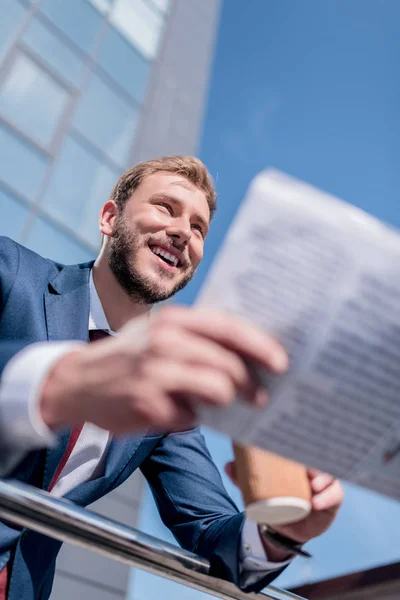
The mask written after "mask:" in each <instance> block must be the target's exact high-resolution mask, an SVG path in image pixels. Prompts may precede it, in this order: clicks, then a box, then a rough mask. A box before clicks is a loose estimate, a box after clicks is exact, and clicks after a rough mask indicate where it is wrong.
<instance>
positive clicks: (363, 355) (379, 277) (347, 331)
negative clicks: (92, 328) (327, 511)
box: [198, 170, 400, 498]
mask: <svg viewBox="0 0 400 600" xmlns="http://www.w3.org/2000/svg"><path fill="white" fill-rule="evenodd" d="M198 304H199V305H205V306H211V307H214V308H219V309H223V310H228V311H231V312H234V313H237V314H239V315H241V316H243V317H245V318H247V319H250V320H252V321H253V322H256V323H257V324H258V325H260V326H261V327H263V328H264V329H265V330H266V331H267V332H269V333H271V334H272V335H274V336H276V337H277V339H279V340H280V341H281V342H282V343H283V345H284V346H285V347H286V350H287V351H288V353H289V357H290V368H289V370H288V372H287V374H285V375H284V376H282V377H272V376H270V375H268V374H266V373H262V374H261V376H262V377H263V381H264V383H265V386H266V387H267V389H268V391H269V395H270V403H269V405H268V406H267V408H266V409H265V410H262V411H260V409H256V408H253V407H250V406H249V405H248V404H246V403H245V402H243V401H241V400H240V399H238V400H237V402H235V403H234V405H233V406H232V407H230V408H228V409H223V410H221V409H219V410H216V409H205V410H204V411H203V413H202V415H201V418H202V422H203V423H204V424H206V425H208V426H210V427H213V428H214V429H217V430H219V431H221V432H223V433H226V434H228V435H230V436H231V437H232V438H233V439H236V440H237V441H239V442H242V443H245V444H254V445H258V446H261V447H264V448H266V449H268V450H270V451H273V452H276V453H278V454H281V455H283V456H286V457H288V458H292V459H295V460H297V461H299V462H302V463H304V464H306V465H308V466H311V467H316V468H318V469H321V470H323V471H327V472H329V473H332V474H333V475H335V476H337V477H340V478H343V479H347V480H349V481H352V482H354V483H357V484H359V485H363V486H366V487H369V488H371V489H374V490H376V491H378V492H381V493H383V494H386V495H389V496H393V497H396V498H400V235H399V234H398V233H397V232H396V231H395V230H393V229H391V228H389V227H387V226H386V225H384V224H382V223H381V222H379V221H378V220H376V219H374V218H373V217H370V216H369V215H367V214H366V213H364V212H362V211H361V210H359V209H357V208H355V207H353V206H351V205H348V204H346V203H344V202H342V201H340V200H338V199H337V198H334V197H333V196H330V195H329V194H326V193H324V192H321V191H320V190H318V189H315V188H313V187H311V186H309V185H307V184H305V183H303V182H300V181H298V180H296V179H294V178H292V177H289V176H287V175H285V174H283V173H281V172H279V171H276V170H268V171H265V172H262V173H261V174H260V175H258V176H257V177H256V178H255V180H254V181H253V183H252V185H251V187H250V190H249V192H248V195H247V197H246V198H245V200H244V202H243V204H242V206H241V208H240V210H239V212H238V214H237V216H236V218H235V220H234V222H233V224H232V226H231V227H230V230H229V232H228V234H227V236H226V238H225V242H224V243H223V245H222V247H221V249H220V252H219V254H218V255H217V258H216V260H215V262H214V264H213V266H212V269H211V271H210V273H209V275H208V278H207V279H206V281H205V283H204V285H203V286H202V290H201V291H200V295H199V298H198Z"/></svg>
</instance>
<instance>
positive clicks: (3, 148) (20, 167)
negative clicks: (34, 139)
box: [0, 125, 47, 200]
mask: <svg viewBox="0 0 400 600" xmlns="http://www.w3.org/2000/svg"><path fill="white" fill-rule="evenodd" d="M0 156H1V160H0V180H2V181H4V182H5V183H8V185H10V186H11V187H12V188H13V189H14V190H15V191H16V192H19V193H20V194H22V195H23V196H26V197H27V198H29V199H31V200H34V199H35V197H36V195H37V193H38V191H39V186H40V184H41V183H42V181H43V177H44V174H45V171H46V167H47V160H46V159H45V158H44V157H43V156H42V155H41V154H39V152H37V151H36V150H34V149H33V148H32V147H31V146H29V145H28V144H27V143H25V142H23V141H22V140H21V138H20V137H18V136H16V135H15V134H14V133H12V132H11V131H10V130H9V129H6V128H5V127H3V126H1V125H0Z"/></svg>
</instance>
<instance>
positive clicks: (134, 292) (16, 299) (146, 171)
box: [0, 156, 342, 600]
mask: <svg viewBox="0 0 400 600" xmlns="http://www.w3.org/2000/svg"><path fill="white" fill-rule="evenodd" d="M215 202H216V196H215V191H214V187H213V183H212V180H211V178H210V176H209V174H208V172H207V170H206V168H205V167H204V165H203V164H202V163H201V162H200V161H199V160H198V159H196V158H193V157H189V156H175V157H164V158H160V159H155V160H151V161H148V162H145V163H140V164H139V165H136V166H135V167H133V168H132V169H130V170H129V171H127V172H126V173H124V174H123V175H122V176H121V178H120V179H119V180H118V182H117V184H116V186H115V188H114V189H113V191H112V193H111V196H110V198H109V199H108V201H107V202H106V203H105V205H104V207H103V208H102V211H101V215H100V231H101V233H102V235H103V243H102V248H101V252H100V255H99V257H98V258H97V260H96V261H95V262H94V263H87V264H83V265H71V266H63V265H60V264H58V263H54V262H52V261H50V260H47V259H44V258H42V257H40V256H38V255H37V254H35V253H33V252H31V251H29V250H27V249H26V248H23V247H22V246H20V245H18V244H16V243H15V242H13V241H11V240H9V239H7V238H0V308H1V315H0V373H1V380H0V433H1V435H0V440H1V447H2V452H1V454H0V466H1V467H2V474H4V475H8V476H10V477H13V478H18V479H20V480H22V481H25V482H27V483H29V484H31V485H35V486H37V487H39V488H42V489H44V490H47V491H48V492H50V493H51V494H52V495H54V496H57V497H65V498H67V499H69V500H71V501H73V502H76V503H78V504H79V505H81V506H85V505H87V504H90V503H92V502H94V501H95V500H97V499H98V498H100V497H101V496H103V495H104V494H106V493H108V492H109V491H111V490H113V489H114V488H115V487H117V486H118V485H120V484H121V483H122V482H123V481H124V480H125V479H126V478H127V477H128V476H129V475H130V474H131V473H132V472H133V471H134V470H135V469H137V468H140V469H141V470H142V472H143V474H144V475H145V477H146V478H147V480H148V482H149V484H150V486H151V489H152V491H153V494H154V497H155V499H156V502H157V505H158V508H159V511H160V515H161V518H162V519H163V521H164V523H165V524H166V525H167V526H168V527H169V528H170V530H171V531H172V533H173V534H174V535H175V537H176V539H177V540H178V541H179V543H180V544H181V545H182V546H183V547H184V548H187V549H189V550H192V551H194V552H198V553H199V554H201V555H202V556H204V557H206V558H208V559H209V560H210V562H211V572H212V573H213V574H214V575H217V576H219V577H223V578H227V579H229V580H230V581H233V582H235V583H236V584H237V585H240V586H241V587H243V588H245V589H247V590H252V589H255V590H259V589H261V588H262V587H264V586H265V585H266V584H267V583H269V582H270V581H272V579H274V578H275V577H276V575H277V574H279V572H280V570H281V569H282V567H283V566H284V565H285V564H286V563H287V562H288V561H289V560H290V558H291V555H290V552H289V553H288V552H286V551H283V550H281V549H280V548H279V547H275V546H274V545H273V544H271V543H270V542H268V541H267V540H264V539H263V538H262V536H261V534H259V532H258V530H257V529H256V527H255V525H254V524H251V523H249V522H248V521H246V520H245V518H244V515H243V514H242V513H239V511H238V509H237V508H236V506H235V505H234V503H233V502H232V500H231V499H230V498H229V497H228V495H227V493H226V491H225V489H224V487H223V484H222V481H221V478H220V475H219V473H218V471H217V469H216V467H215V465H214V464H213V462H212V460H211V458H210V455H209V453H208V451H207V448H206V446H205V443H204V439H203V437H202V435H201V433H200V431H199V429H198V428H197V427H196V412H197V409H198V407H199V406H200V405H201V404H204V403H205V404H213V405H215V406H225V405H228V404H229V403H231V402H232V401H233V400H234V399H235V397H236V395H237V394H241V395H242V396H243V397H245V398H246V399H247V400H248V401H249V402H252V403H254V404H256V405H258V406H262V405H264V404H265V402H266V395H265V392H264V391H263V390H262V389H261V388H260V386H259V383H258V381H257V380H255V379H254V376H253V375H252V370H251V369H249V368H248V365H249V364H251V363H253V362H254V361H255V362H257V363H258V364H259V365H261V366H262V367H263V368H265V369H267V370H269V371H271V372H273V373H277V374H279V373H282V372H284V371H285V369H286V367H287V356H286V354H285V352H284V350H283V348H281V347H280V345H279V344H278V343H277V342H276V341H274V340H273V339H272V338H270V337H269V336H268V335H267V334H266V333H263V332H261V331H259V330H258V329H257V328H255V327H253V326H252V325H251V324H249V323H245V322H242V321H240V320H239V319H236V318H235V317H232V316H228V315H224V314H221V313H218V312H215V311H213V310H204V309H197V308H184V307H181V308H179V307H167V308H164V309H161V310H160V311H158V312H157V313H156V314H155V315H154V316H152V317H149V312H150V309H151V307H152V305H153V304H155V303H156V302H159V301H161V300H165V299H167V298H169V297H171V296H172V295H173V294H174V293H176V292H177V291H178V290H179V289H181V288H182V287H184V286H185V285H186V284H187V283H188V281H189V280H190V279H191V278H192V276H193V275H194V273H195V271H196V268H197V266H198V264H199V262H200V260H201V258H202V256H203V246H204V241H205V238H206V235H207V231H208V227H209V224H210V221H211V218H212V214H213V212H214V210H215ZM101 338H107V339H101ZM89 340H90V341H94V340H97V341H96V342H95V343H91V344H87V342H88V341H89ZM171 431H173V432H174V433H168V432H171ZM118 434H124V435H123V436H121V435H118ZM265 476H266V477H268V473H266V475H265ZM310 479H311V485H312V488H313V495H314V497H313V502H314V505H313V506H314V510H313V511H312V513H311V514H310V516H309V517H308V518H307V520H306V521H307V522H306V523H304V522H303V523H302V524H300V527H297V528H296V526H295V525H294V526H292V527H291V532H290V533H291V536H292V538H293V541H294V543H295V542H301V543H302V542H305V541H307V540H308V539H310V538H311V537H315V536H316V535H319V534H320V533H322V532H323V531H324V530H325V529H326V528H327V527H328V526H329V525H330V523H331V522H332V520H333V518H334V515H335V513H336V511H337V509H338V507H339V505H340V503H341V500H342V491H341V488H340V485H339V483H338V482H337V481H334V480H333V479H332V478H330V477H329V476H327V475H323V474H315V473H314V474H310ZM305 532H306V533H305ZM60 545H61V544H60V543H59V542H58V541H55V540H50V539H49V538H47V537H45V536H42V535H40V534H37V533H35V532H32V531H23V532H21V531H20V530H19V529H18V528H16V527H15V528H14V527H13V526H12V525H10V524H9V523H1V524H0V599H1V600H3V599H5V598H9V599H11V600H36V599H37V600H38V599H39V598H40V599H41V600H46V599H47V598H48V597H49V596H50V593H51V588H52V582H53V577H54V567H55V560H56V557H57V553H58V551H59V548H60Z"/></svg>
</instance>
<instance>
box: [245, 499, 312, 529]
mask: <svg viewBox="0 0 400 600" xmlns="http://www.w3.org/2000/svg"><path fill="white" fill-rule="evenodd" d="M310 512H311V503H310V502H308V500H304V499H303V498H295V497H291V496H282V497H279V498H269V499H268V500H257V501H256V502H252V503H251V504H248V505H247V506H246V516H247V517H248V518H249V519H251V520H252V521H256V522H257V523H265V524H266V525H287V524H288V523H295V522H296V521H301V519H304V518H305V517H307V515H308V514H309V513H310Z"/></svg>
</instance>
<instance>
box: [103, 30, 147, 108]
mask: <svg viewBox="0 0 400 600" xmlns="http://www.w3.org/2000/svg"><path fill="white" fill-rule="evenodd" d="M97 60H98V62H99V64H100V65H101V66H102V67H103V69H105V70H106V71H107V72H108V73H109V74H110V75H111V76H112V77H114V79H115V80H116V81H118V83H119V84H120V85H122V86H123V87H124V88H125V89H126V90H127V91H128V92H129V93H130V94H132V96H133V97H134V98H136V100H138V102H143V100H144V95H145V91H146V85H147V79H148V75H149V71H150V63H149V62H148V61H147V60H146V59H145V58H144V57H143V56H142V55H141V54H140V53H139V52H138V51H137V50H136V49H135V48H133V46H131V44H129V42H127V41H126V40H125V38H123V37H122V36H121V35H120V34H119V33H118V32H117V31H116V30H115V29H114V28H113V27H110V28H109V29H108V30H107V33H106V35H105V36H104V40H103V42H102V44H101V46H100V52H99V55H98V57H97Z"/></svg>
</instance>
